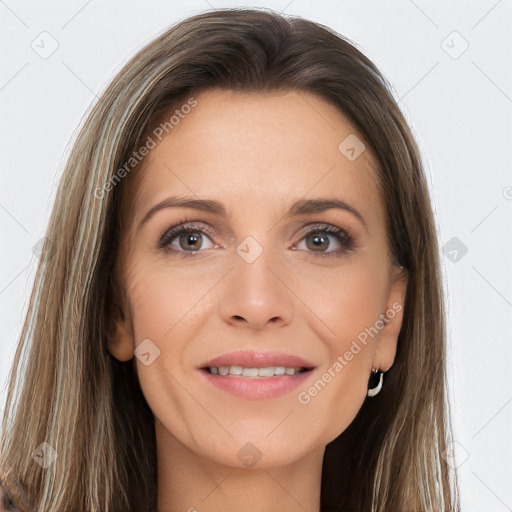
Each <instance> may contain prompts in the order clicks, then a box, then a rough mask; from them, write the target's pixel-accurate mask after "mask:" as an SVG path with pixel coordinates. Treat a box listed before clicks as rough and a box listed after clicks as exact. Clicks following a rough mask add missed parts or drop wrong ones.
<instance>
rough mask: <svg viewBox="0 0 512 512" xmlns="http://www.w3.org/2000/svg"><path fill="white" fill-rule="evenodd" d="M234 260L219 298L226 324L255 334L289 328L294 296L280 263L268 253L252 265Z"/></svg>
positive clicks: (240, 260) (262, 254) (221, 312)
mask: <svg viewBox="0 0 512 512" xmlns="http://www.w3.org/2000/svg"><path fill="white" fill-rule="evenodd" d="M233 260H234V262H233V268H232V270H231V271H230V272H229V273H228V275H227V276H226V279H225V280H223V284H222V291H221V294H220V297H219V309H220V315H221V317H222V318H223V320H224V321H225V322H227V323H229V324H231V325H233V326H245V327H249V328H251V329H254V330H260V329H263V328H265V327H266V326H274V327H283V326H285V325H288V324H289V323H290V322H291V320H292V317H293V313H294V298H295V295H294V292H293V290H292V288H291V287H290V284H289V283H287V278H286V275H285V273H284V272H283V267H282V265H281V264H280V262H278V261H277V259H276V258H273V257H272V256H271V254H270V251H267V250H264V251H263V252H262V253H261V254H260V256H259V257H258V258H257V259H256V260H255V261H253V262H252V263H248V262H247V261H245V260H244V259H243V258H242V257H240V256H238V254H235V255H234V257H233ZM288 280H289V279H288Z"/></svg>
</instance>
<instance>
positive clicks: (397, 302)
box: [372, 265, 408, 372]
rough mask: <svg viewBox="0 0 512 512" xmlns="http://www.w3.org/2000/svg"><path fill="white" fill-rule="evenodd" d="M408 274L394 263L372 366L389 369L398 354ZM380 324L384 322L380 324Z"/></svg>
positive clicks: (384, 369)
mask: <svg viewBox="0 0 512 512" xmlns="http://www.w3.org/2000/svg"><path fill="white" fill-rule="evenodd" d="M407 282H408V274H407V271H406V270H405V269H403V268H402V267H398V266H396V265H394V266H393V267H392V270H391V277H390V284H389V293H388V300H387V304H386V310H385V311H384V312H383V314H381V319H382V323H383V324H384V326H383V327H382V329H381V330H380V332H379V335H378V337H377V343H376V347H375V352H374V356H373V361H372V368H375V369H379V370H381V371H383V372H386V371H388V370H389V369H390V368H391V366H392V365H393V362H394V360H395V356H396V349H397V345H398V335H399V334H400V329H401V328H402V319H403V312H404V307H405V298H406V293H407ZM379 325H380V326H381V325H382V324H379Z"/></svg>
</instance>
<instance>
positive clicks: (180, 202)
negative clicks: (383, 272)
mask: <svg viewBox="0 0 512 512" xmlns="http://www.w3.org/2000/svg"><path fill="white" fill-rule="evenodd" d="M165 208H193V209H195V210H200V211H203V212H209V213H213V214H215V215H220V216H222V217H227V211H226V208H225V207H224V205H223V204H222V203H220V202H218V201H215V200H212V199H196V198H194V197H187V196H175V197H168V198H167V199H165V200H163V201H161V202H160V203H158V204H156V205H155V206H153V207H152V208H151V209H150V210H149V211H148V212H147V213H146V215H145V216H144V218H143V219H142V220H141V222H140V224H139V226H138V228H137V229H140V228H141V227H142V226H143V225H144V224H146V223H147V222H148V221H149V219H150V218H151V217H152V216H153V215H154V214H155V213H156V212H158V211H160V210H163V209H165ZM331 209H338V210H344V211H347V212H349V213H351V214H352V215H354V217H356V218H357V219H358V220H359V221H360V222H361V223H362V224H363V226H364V227H365V229H366V231H368V225H367V224H366V220H365V218H364V217H363V215H361V213H360V212H359V211H358V210H356V209H355V208H354V207H353V206H351V205H349V204H348V203H346V202H345V201H342V200H341V199H337V198H317V199H299V200H298V201H295V202H294V203H293V204H292V205H291V207H290V209H289V210H288V212H287V213H286V214H285V217H295V216H298V215H306V214H311V213H321V212H324V211H327V210H331Z"/></svg>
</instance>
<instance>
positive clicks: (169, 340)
mask: <svg viewBox="0 0 512 512" xmlns="http://www.w3.org/2000/svg"><path fill="white" fill-rule="evenodd" d="M196 99H197V102H198V104H197V106H196V107H195V108H193V109H192V110H191V112H190V113H189V114H188V115H187V116H185V118H184V119H182V120H180V122H179V124H178V125H177V126H175V127H174V129H173V130H172V131H171V132H170V133H169V134H168V135H167V136H166V137H164V138H163V139H162V141H161V143H159V144H158V145H157V146H156V147H155V148H154V149H153V150H151V152H150V153H149V155H148V156H147V158H146V160H145V163H144V169H143V170H142V172H141V173H140V175H138V176H137V179H136V180H133V183H132V184H131V186H132V187H134V186H135V185H134V184H136V188H135V189H134V191H133V201H131V203H130V206H129V211H130V217H129V219H130V221H129V222H128V226H127V228H126V230H125V232H124V233H123V241H122V246H121V255H120V261H122V262H123V263H122V268H121V269H120V276H121V282H122V285H123V287H124V289H125V292H126V297H127V301H126V303H120V304H119V305H118V314H117V315H116V316H115V318H114V324H115V325H114V329H113V332H114V334H113V335H111V338H110V342H109V350H110V352H111V353H112V355H113V356H114V357H116V358H117V359H119V360H120V361H127V360H130V359H131V358H132V357H134V349H135V348H136V347H137V346H138V345H139V344H140V343H141V342H142V341H143V340H146V339H150V340H151V343H153V344H154V346H156V347H158V349H159V350H160V355H159V357H157V358H156V359H154V361H153V362H151V364H149V365H148V366H145V365H144V364H143V363H142V362H141V361H140V360H139V358H137V361H136V364H137V371H138V375H139V379H140V385H141V388H142V391H143V393H144V396H145V397H146V400H147V402H148V404H149V406H150V407H151V409H152V411H153V413H154V415H155V428H156V436H157V457H158V506H159V511H172V512H175V511H182V510H183V511H193V510H197V511H199V512H201V511H208V512H221V511H222V512H225V511H232V510H246V511H248V512H251V511H254V512H256V511H261V510H266V511H268V512H277V511H279V512H283V511H290V512H291V511H297V510H298V509H300V510H302V509H304V510H307V511H312V512H313V511H318V510H319V507H320V485H321V470H322V459H323V454H324V450H325V447H326V445H327V444H328V443H329V442H331V441H332V440H333V439H335V438H336V437H337V436H338V435H340V434H341V433H342V432H343V431H344V430H345V429H346V428H347V427H348V425H349V424H350V423H351V422H352V420H353V419H354V418H355V416H356V414H357V412H358V410H359V409H360V407H361V405H362V403H363V401H364V400H365V399H366V392H367V388H368V377H369V375H370V370H371V368H376V369H381V370H383V371H387V370H388V369H389V368H390V367H391V366H392V364H393V361H394V358H395V354H396V345H397V338H398V334H399V331H400V326H401V323H402V311H403V309H402V310H400V311H395V310H394V309H393V304H395V309H396V306H397V304H398V305H402V304H404V299H405V292H406V286H407V278H406V276H405V275H404V274H403V272H401V271H400V269H399V268H398V267H396V266H393V265H391V263H390V260H389V256H388V246H387V242H386V231H385V209H384V204H383V203H382V201H381V199H380V197H379V195H378V193H377V186H376V180H375V173H374V169H375V160H374V158H373V156H372V154H371V152H370V150H369V148H368V145H366V149H365V151H364V152H363V154H362V155H361V156H360V157H358V158H357V159H356V160H354V161H350V160H349V159H347V158H346V157H345V155H344V154H342V153H341V151H340V150H339V149H338V146H339V144H340V142H341V141H343V140H344V139H345V138H346V137H347V136H348V135H350V134H353V133H356V132H355V130H354V128H353V127H352V126H351V125H350V123H349V122H348V121H347V119H346V118H345V117H344V116H343V114H342V113H341V112H340V111H339V110H338V109H336V108H335V107H334V106H332V105H331V104H329V103H328V102H326V101H325V100H323V99H322V98H320V97H317V96H316V95H312V94H308V93H298V92H285V93H283V92H280V93H272V94H265V95H264V94H263V93H254V94H249V93H241V92H235V91H226V90H210V91H206V92H203V93H202V94H200V95H198V96H197V98H196ZM134 177H135V176H134ZM175 195H187V196H194V195H195V196H197V197H196V198H202V199H203V198H208V199H213V200H217V201H219V202H221V203H223V205H224V206H225V208H226V210H227V216H226V217H222V216H220V215H218V214H213V213H210V212H203V211H199V210H195V209H191V208H186V207H172V208H164V209H161V210H159V211H158V212H156V213H155V214H154V215H153V216H152V217H151V218H150V219H149V220H148V221H147V222H145V223H143V224H142V225H140V223H141V221H142V219H143V218H144V216H145V215H146V214H147V212H148V211H149V210H150V209H151V208H152V207H153V206H154V205H156V204H157V203H159V202H160V201H162V200H164V199H166V198H168V197H169V196H175ZM312 198H336V199H340V200H343V201H345V202H346V203H348V204H349V205H351V206H352V207H353V208H355V209H357V210H358V211H359V212H360V214H361V215H362V216H363V218H364V220H365V222H366V226H365V225H364V224H363V222H361V221H360V220H359V219H358V218H357V217H356V216H355V215H354V214H352V213H350V212H349V211H346V210H341V209H329V210H326V211H324V212H320V213H309V214H305V215H299V216H295V217H288V216H286V212H287V211H288V208H289V206H290V205H291V204H292V203H293V202H294V201H295V200H298V199H312ZM184 221H186V222H189V223H193V222H202V223H204V224H206V225H208V226H211V227H213V228H215V229H216V230H217V234H216V235H215V236H211V235H209V234H208V233H207V234H204V235H202V234H201V235H202V239H201V238H199V240H198V241H197V242H196V243H195V244H194V242H192V248H190V244H189V245H187V240H188V239H187V238H186V237H182V242H181V243H180V235H178V236H177V237H175V239H174V241H172V242H171V243H170V244H169V245H171V246H172V248H174V249H175V250H176V251H181V252H177V253H171V252H166V251H165V250H164V249H162V248H159V247H158V241H159V239H160V237H161V236H162V235H163V234H164V233H165V232H166V231H167V230H168V229H169V228H170V227H173V226H174V225H177V224H180V223H183V222H184ZM315 224H316V225H318V224H320V225H322V224H328V225H332V226H337V227H339V228H342V229H344V230H345V231H347V232H348V233H349V235H350V236H351V237H352V238H353V240H354V245H355V248H354V249H353V250H352V251H346V250H345V249H344V246H343V243H342V242H338V241H337V239H336V238H335V236H333V235H332V234H329V233H324V234H323V235H322V234H321V233H319V234H318V235H320V236H321V237H322V236H323V237H325V235H327V239H325V238H323V239H322V240H321V241H322V242H324V243H323V244H321V246H320V247H316V246H314V245H313V244H312V242H311V241H312V239H313V238H314V236H315V235H314V234H313V235H309V236H307V235H306V233H305V228H306V227H307V226H310V225H315ZM194 227H196V228H197V226H192V228H191V229H192V230H194ZM196 232H197V229H196ZM248 236H251V237H253V238H254V239H255V240H256V241H257V242H258V244H259V246H261V248H262V250H263V252H262V253H261V254H260V256H259V257H258V258H257V259H256V260H255V261H253V262H252V263H248V262H247V261H246V260H244V259H243V258H242V257H241V256H239V254H238V253H237V252H236V248H237V246H239V245H240V244H241V242H242V241H244V239H245V238H246V237H248ZM308 240H309V245H308V243H307V241H308ZM194 249H195V250H196V252H195V253H193V254H192V255H190V253H191V252H192V251H193V250H194ZM250 250H253V249H250ZM187 251H188V255H187ZM322 252H330V253H331V255H330V256H326V255H325V254H322ZM184 253H185V255H184V256H182V255H183V254H184ZM388 310H393V311H394V312H395V313H396V314H394V317H393V318H392V319H389V320H388V321H387V323H385V325H384V327H383V328H382V329H380V331H379V332H378V335H375V336H373V337H371V336H369V337H368V340H367V343H366V344H363V343H358V344H359V346H360V348H361V350H360V351H359V352H358V353H357V354H356V355H354V356H353V358H352V359H351V360H350V361H349V362H347V364H346V365H345V366H344V367H343V369H342V370H341V371H338V372H337V373H336V376H335V377H334V378H332V379H331V380H330V382H329V383H328V384H327V385H326V386H325V387H324V388H323V389H322V390H321V391H320V392H318V393H317V395H316V396H314V397H311V400H310V401H309V403H307V404H304V403H300V402H299V400H298V398H297V396H298V393H299V392H300V391H304V390H307V389H308V388H309V387H310V386H311V385H312V384H313V383H314V382H315V381H317V379H318V378H320V377H321V375H322V374H324V373H325V372H326V371H327V369H328V368H330V367H332V365H333V363H334V362H335V361H336V360H337V358H338V356H340V355H341V356H343V354H345V353H346V351H347V350H349V349H350V347H351V346H353V345H351V344H352V343H353V341H354V340H357V336H358V335H359V334H360V333H361V332H363V331H364V330H365V328H369V327H370V326H374V325H375V323H376V321H377V320H379V319H381V318H382V316H380V315H381V314H385V313H386V311H388ZM237 349H254V350H260V351H270V350H276V351H283V352H286V353H290V354H295V355H299V356H301V357H303V358H305V359H307V360H309V361H311V362H312V363H313V364H314V366H316V369H315V370H314V371H313V372H310V375H309V378H308V380H307V382H306V384H305V385H303V386H301V387H300V389H298V390H294V391H292V392H290V393H288V394H286V395H284V396H281V397H277V398H274V399H271V400H266V401H253V400H245V399H243V398H238V397H236V396H233V395H230V394H227V393H226V392H224V391H222V390H219V389H216V388H212V387H210V386H207V385H206V384H205V382H204V379H203V378H202V376H201V375H200V374H199V371H198V367H199V366H200V364H201V363H204V362H206V361H207V360H208V359H211V358H213V357H215V356H218V355H220V354H223V353H226V352H228V351H232V350H237ZM373 400H378V397H376V398H373ZM247 443H252V445H254V447H255V448H256V449H254V448H252V447H251V448H248V447H247ZM243 447H245V448H244V449H245V450H252V452H251V453H254V454H257V456H258V455H259V456H261V458H260V459H259V460H258V462H257V463H256V464H255V465H254V466H252V467H248V466H247V464H246V463H243V462H242V460H241V459H240V458H239V457H238V456H237V453H238V452H239V450H240V449H241V448H243ZM242 453H245V452H242Z"/></svg>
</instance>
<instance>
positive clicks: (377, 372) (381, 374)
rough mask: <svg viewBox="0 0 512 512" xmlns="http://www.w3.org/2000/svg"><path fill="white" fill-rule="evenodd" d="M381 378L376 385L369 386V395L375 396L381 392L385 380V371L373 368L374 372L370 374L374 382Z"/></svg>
mask: <svg viewBox="0 0 512 512" xmlns="http://www.w3.org/2000/svg"><path fill="white" fill-rule="evenodd" d="M377 379H378V380H379V382H378V384H377V385H376V386H374V387H371V388H370V387H369V388H368V392H367V395H368V396H369V397H373V396H375V395H377V394H379V392H380V390H381V389H382V383H383V382H384V372H381V371H380V370H375V369H373V368H372V374H371V375H370V381H371V382H372V383H374V382H375V381H376V380H377Z"/></svg>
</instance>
